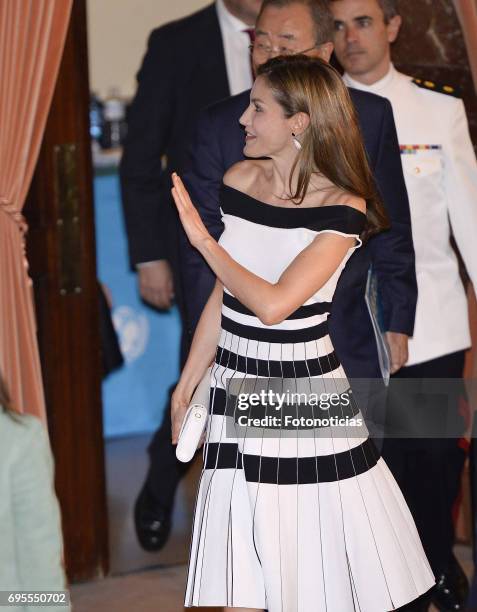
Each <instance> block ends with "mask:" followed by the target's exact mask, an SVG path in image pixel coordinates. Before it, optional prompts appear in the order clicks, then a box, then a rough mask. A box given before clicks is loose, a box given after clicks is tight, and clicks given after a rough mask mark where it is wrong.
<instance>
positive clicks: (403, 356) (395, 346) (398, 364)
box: [386, 331, 409, 374]
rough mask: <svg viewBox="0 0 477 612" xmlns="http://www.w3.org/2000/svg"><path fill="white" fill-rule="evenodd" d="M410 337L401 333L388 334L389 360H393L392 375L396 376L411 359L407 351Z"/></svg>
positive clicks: (389, 332)
mask: <svg viewBox="0 0 477 612" xmlns="http://www.w3.org/2000/svg"><path fill="white" fill-rule="evenodd" d="M408 340H409V338H408V336H406V334H400V333H399V332H391V331H388V332H386V341H387V343H388V348H389V358H390V360H391V374H395V373H396V372H397V371H398V370H400V369H401V368H402V366H403V365H404V364H405V363H406V361H407V360H408V359H409V353H408V349H407V344H408Z"/></svg>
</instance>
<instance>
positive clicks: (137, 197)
mask: <svg viewBox="0 0 477 612" xmlns="http://www.w3.org/2000/svg"><path fill="white" fill-rule="evenodd" d="M137 82H138V88H137V92H136V96H135V98H134V100H133V102H132V105H131V107H130V109H129V112H128V136H127V140H126V143H125V147H124V153H123V158H122V161H121V166H120V178H121V190H122V200H123V208H124V216H125V221H126V229H127V234H128V242H129V253H130V260H131V265H132V266H135V265H136V264H137V263H140V262H145V261H154V260H157V259H163V258H167V259H170V258H171V248H173V247H177V231H176V226H177V225H178V222H177V223H176V220H177V215H176V210H175V206H173V202H172V198H171V195H170V186H171V185H170V173H171V172H172V171H173V170H176V171H177V172H180V171H181V170H182V167H183V164H184V159H185V151H186V144H187V142H188V141H189V139H190V136H191V134H192V133H193V126H194V125H195V122H196V119H197V116H198V114H199V112H200V110H201V109H203V108H205V107H206V106H208V105H210V104H212V103H213V102H216V101H217V100H221V99H222V98H225V97H227V96H228V95H230V93H229V85H228V79H227V69H226V65H225V56H224V49H223V43H222V36H221V32H220V26H219V21H218V17H217V11H216V8H215V5H214V4H212V5H210V6H208V7H207V8H205V9H203V10H201V11H199V12H197V13H194V14H193V15H190V16H188V17H186V18H184V19H180V20H178V21H174V22H172V23H168V24H166V25H164V26H162V27H160V28H157V29H155V30H153V31H152V33H151V35H150V37H149V42H148V47H147V52H146V54H145V56H144V59H143V62H142V66H141V68H140V70H139V72H138V74H137ZM164 163H165V167H164V166H163V164H164Z"/></svg>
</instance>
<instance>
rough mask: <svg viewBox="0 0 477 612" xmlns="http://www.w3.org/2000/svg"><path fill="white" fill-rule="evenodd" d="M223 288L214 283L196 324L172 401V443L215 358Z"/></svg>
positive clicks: (218, 282) (219, 284)
mask: <svg viewBox="0 0 477 612" xmlns="http://www.w3.org/2000/svg"><path fill="white" fill-rule="evenodd" d="M222 294H223V285H222V283H221V282H220V281H219V280H217V281H216V283H215V286H214V288H213V290H212V293H211V294H210V296H209V299H208V300H207V304H206V305H205V308H204V310H203V311H202V315H201V317H200V319H199V323H198V324H197V329H196V330H195V334H194V338H193V340H192V344H191V347H190V351H189V355H188V357H187V361H186V363H185V365H184V368H183V370H182V373H181V377H180V379H179V382H178V383H177V386H176V388H175V390H174V393H173V394H172V398H171V420H172V443H173V444H176V442H177V436H178V434H179V430H180V427H181V424H182V420H183V418H184V414H185V412H186V410H187V407H188V405H189V402H190V399H191V397H192V394H193V393H194V390H195V388H196V387H197V385H198V384H199V382H200V381H201V379H202V377H203V376H204V374H205V371H206V369H207V368H208V367H209V365H210V364H211V362H212V361H213V359H214V357H215V352H216V349H217V343H218V340H219V334H220V318H221V307H222Z"/></svg>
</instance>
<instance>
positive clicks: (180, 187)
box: [172, 172, 210, 248]
mask: <svg viewBox="0 0 477 612" xmlns="http://www.w3.org/2000/svg"><path fill="white" fill-rule="evenodd" d="M172 183H173V185H174V187H173V188H172V196H173V198H174V202H175V203H176V206H177V211H178V212H179V217H180V220H181V223H182V226H183V228H184V231H185V233H186V234H187V237H188V238H189V240H190V243H191V244H192V246H194V247H196V248H198V247H199V246H200V244H201V243H202V242H203V241H204V240H205V239H206V238H210V234H209V232H208V231H207V228H206V227H205V225H204V223H203V222H202V219H201V218H200V215H199V213H198V212H197V208H196V207H195V206H194V205H193V204H192V201H191V199H190V196H189V194H188V192H187V189H186V188H185V187H184V183H183V182H182V180H181V179H180V177H179V176H178V175H177V174H176V173H175V172H174V173H173V174H172Z"/></svg>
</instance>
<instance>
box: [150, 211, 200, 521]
mask: <svg viewBox="0 0 477 612" xmlns="http://www.w3.org/2000/svg"><path fill="white" fill-rule="evenodd" d="M178 223H179V221H178V219H174V222H171V223H170V228H171V232H170V233H171V239H170V242H171V245H170V247H169V263H170V264H171V268H172V272H173V276H174V293H175V303H176V305H177V308H178V310H179V314H180V317H181V325H182V333H181V340H180V342H181V345H180V362H179V368H180V371H182V368H183V367H184V364H185V361H186V359H187V355H188V354H189V349H190V342H191V338H190V337H189V334H188V331H187V330H188V324H187V319H186V308H185V300H184V291H183V288H182V282H181V276H180V265H179V251H178V245H179V237H178V232H179V231H180V228H179V227H178ZM174 236H175V238H174ZM175 386H176V385H175V384H174V385H172V386H171V387H170V389H169V392H168V400H167V402H166V406H165V407H164V416H163V419H162V423H161V425H160V427H159V429H157V430H156V432H155V433H154V435H153V437H152V439H151V441H150V443H149V446H148V452H149V470H148V473H147V476H146V482H145V486H146V490H147V492H148V498H149V500H150V503H151V505H152V506H153V508H157V507H160V508H162V509H164V510H166V511H171V510H172V506H173V503H174V496H175V492H176V489H177V485H178V484H179V481H180V479H181V478H182V477H183V476H184V474H185V473H186V472H187V471H188V469H189V468H190V466H191V465H192V461H190V462H189V463H182V462H181V461H178V460H177V459H176V447H175V446H173V445H172V442H171V395H172V393H173V391H174V389H175ZM198 452H201V451H200V450H199V451H198Z"/></svg>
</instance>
